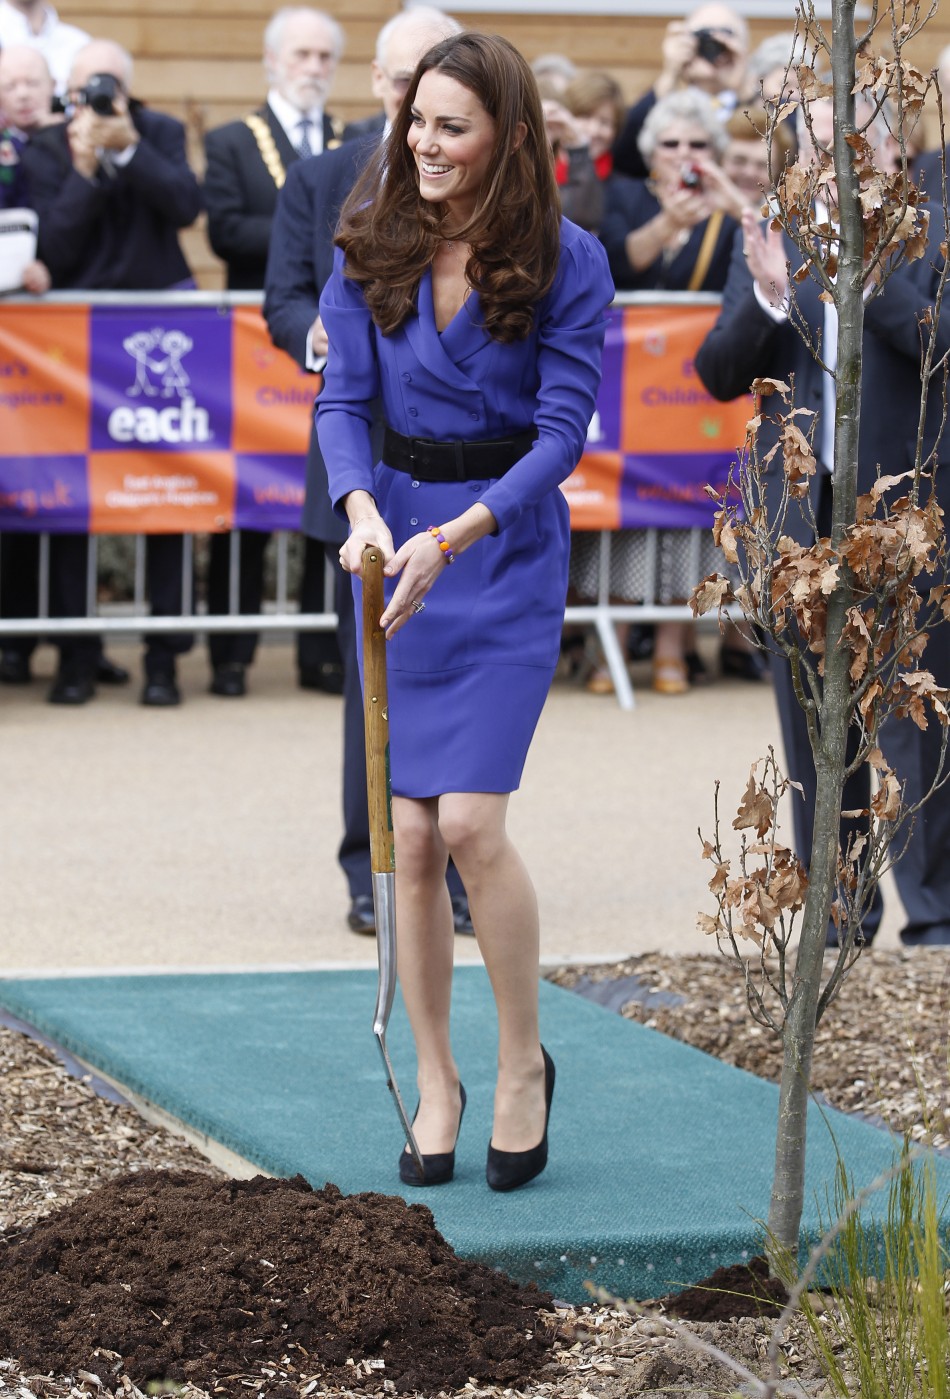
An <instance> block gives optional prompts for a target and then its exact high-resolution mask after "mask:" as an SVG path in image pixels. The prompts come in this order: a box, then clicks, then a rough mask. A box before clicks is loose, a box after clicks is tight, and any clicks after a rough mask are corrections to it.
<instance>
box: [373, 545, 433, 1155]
mask: <svg viewBox="0 0 950 1399" xmlns="http://www.w3.org/2000/svg"><path fill="white" fill-rule="evenodd" d="M385 606H386V601H385V598H384V596H383V556H382V554H381V552H380V550H379V549H377V548H375V547H374V546H373V545H372V544H368V545H367V546H366V548H365V549H364V550H363V718H364V725H365V732H366V793H367V798H368V801H369V853H370V864H371V867H372V871H373V907H374V909H375V912H376V956H377V958H378V961H379V985H378V987H377V990H376V1011H375V1014H374V1016H373V1034H374V1035H375V1036H376V1042H377V1044H378V1045H379V1052H380V1054H382V1056H383V1063H384V1064H385V1066H386V1086H387V1087H388V1089H389V1091H390V1093H392V1095H393V1101H394V1102H395V1104H396V1111H397V1112H398V1114H399V1121H400V1122H401V1123H402V1130H403V1131H404V1132H405V1134H406V1142H407V1143H408V1146H409V1150H410V1152H411V1153H412V1157H413V1159H414V1161H415V1163H416V1169H417V1170H418V1172H419V1177H420V1179H421V1178H422V1177H423V1175H424V1174H425V1168H424V1166H423V1164H422V1156H421V1154H420V1152H419V1148H418V1146H417V1145H416V1139H415V1137H414V1136H413V1134H412V1126H411V1125H410V1122H409V1118H408V1117H407V1116H406V1109H405V1108H404V1106H403V1102H402V1098H401V1097H400V1094H399V1086H398V1084H397V1083H396V1075H395V1074H394V1073H393V1066H392V1062H391V1060H390V1058H389V1051H388V1050H387V1048H386V1026H387V1025H388V1024H389V1015H390V1012H391V1011H392V1008H393V998H394V996H395V994H396V847H395V844H394V841H393V808H392V786H391V783H390V777H389V696H388V690H387V684H386V633H385V632H384V631H383V629H382V627H381V626H380V624H379V619H380V617H381V616H382V614H383V609H384V608H385Z"/></svg>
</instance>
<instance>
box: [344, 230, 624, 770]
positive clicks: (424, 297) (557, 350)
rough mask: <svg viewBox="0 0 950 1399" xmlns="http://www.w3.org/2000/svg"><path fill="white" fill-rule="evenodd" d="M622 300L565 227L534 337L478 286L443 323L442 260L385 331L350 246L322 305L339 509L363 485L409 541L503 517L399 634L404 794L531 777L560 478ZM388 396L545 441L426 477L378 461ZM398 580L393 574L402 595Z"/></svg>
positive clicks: (562, 539) (550, 668)
mask: <svg viewBox="0 0 950 1399" xmlns="http://www.w3.org/2000/svg"><path fill="white" fill-rule="evenodd" d="M612 299H613V282H612V280H611V277H610V272H609V269H608V266H607V258H606V254H605V253H604V250H603V248H602V247H601V245H600V244H599V243H598V241H597V240H596V239H595V238H593V237H592V236H591V235H590V234H587V233H584V232H583V231H582V230H581V229H579V228H577V227H575V225H574V224H571V223H568V222H567V221H566V220H562V221H561V257H560V265H559V268H558V273H557V276H556V279H555V282H554V285H553V287H552V288H551V291H550V292H549V293H548V295H547V296H546V297H545V298H544V299H543V301H541V302H540V303H539V306H538V309H537V314H536V316H535V324H534V328H533V330H532V332H531V334H530V335H529V336H528V337H527V339H526V340H522V341H518V342H516V343H515V344H511V345H502V344H499V343H498V342H497V341H494V340H492V339H491V337H490V336H489V335H488V334H487V332H486V331H485V330H484V329H483V327H482V326H481V325H480V323H479V322H480V317H479V301H478V296H477V294H475V293H474V292H473V293H472V294H471V295H470V296H469V298H468V299H467V301H466V302H465V304H464V305H463V306H462V308H461V310H460V311H459V312H458V314H457V315H456V316H455V318H454V320H452V322H451V323H450V324H449V325H448V326H446V328H445V330H444V331H443V332H442V333H441V334H440V333H439V332H438V330H437V329H436V324H435V314H434V309H433V301H432V278H431V272H430V271H428V270H427V271H426V273H425V275H424V276H423V278H422V281H421V284H420V287H419V297H418V308H417V313H416V314H415V315H414V316H412V317H411V318H410V319H409V320H408V321H406V322H405V323H404V324H403V325H402V326H401V327H400V329H399V330H398V331H396V332H395V334H393V335H389V336H384V335H382V334H380V332H379V331H378V329H377V328H376V326H375V325H374V324H373V321H372V317H371V315H370V313H369V310H368V308H367V306H366V302H365V300H364V298H363V294H362V291H361V290H360V288H359V287H358V286H357V285H356V284H355V283H354V282H352V281H350V280H349V279H348V278H347V277H346V276H345V275H344V274H343V258H342V254H341V253H340V252H339V251H337V256H336V264H335V269H334V273H333V276H332V277H331V278H330V280H329V281H328V282H327V285H326V287H325V289H324V292H323V295H322V297H321V298H320V314H321V316H322V318H323V323H324V326H325V327H326V331H327V335H328V337H329V340H330V353H329V360H328V363H327V368H326V375H325V382H324V387H323V391H322V393H321V395H320V398H319V400H318V404H317V431H318V436H319V439H320V447H321V450H322V452H323V455H324V458H325V460H326V464H327V472H328V476H329V482H330V495H331V498H332V500H333V502H334V505H335V507H336V508H337V510H338V511H342V507H341V505H340V502H341V500H342V498H343V497H344V496H346V495H347V493H348V492H349V491H352V490H357V489H361V490H366V491H369V492H370V493H371V494H372V495H373V496H375V498H376V502H377V505H378V507H379V510H380V513H381V514H382V516H383V518H384V519H385V521H386V523H387V525H388V526H389V528H390V530H391V531H392V535H393V541H394V543H395V546H396V548H397V549H398V548H399V547H400V546H401V545H402V544H403V543H404V542H405V541H406V539H408V538H409V537H410V536H411V535H413V534H417V533H418V532H419V531H420V530H424V529H426V528H427V527H428V526H429V525H441V524H444V523H445V521H446V520H451V519H453V518H454V517H455V516H457V515H460V514H462V512H463V511H465V510H467V509H468V508H469V507H470V506H471V505H473V504H475V503H476V502H477V501H482V502H483V503H484V504H485V505H486V506H487V507H488V508H489V510H491V512H492V514H493V515H494V517H495V520H496V521H497V525H498V529H497V533H496V534H494V535H489V536H486V537H485V538H484V539H481V540H479V541H478V543H476V544H475V545H473V546H472V548H470V549H468V550H466V552H465V553H464V554H460V555H459V556H458V558H457V559H456V562H455V563H454V564H452V565H450V566H449V567H447V568H445V569H443V570H442V573H441V574H440V576H439V577H438V579H437V581H436V582H435V584H434V586H433V587H432V589H431V591H430V592H429V593H428V595H427V597H426V610H425V612H423V613H420V614H419V615H418V616H415V617H412V618H411V619H410V620H409V622H407V624H406V625H405V626H404V627H403V628H402V629H401V630H400V631H399V632H398V633H397V634H396V636H394V637H393V639H392V640H391V641H390V642H389V643H388V649H387V657H388V671H389V731H390V763H391V770H392V784H393V791H394V792H395V793H397V794H398V795H400V796H409V797H432V796H438V795H440V794H442V793H443V792H511V791H514V790H515V788H516V787H517V786H518V784H519V782H520V780H521V772H522V769H523V767H524V761H525V757H526V756H527V751H528V745H529V744H530V742H531V738H532V735H533V733H534V730H535V727H536V725H537V721H538V717H539V715H540V713H541V709H542V707H543V705H544V700H545V696H546V695H547V692H548V688H549V686H550V683H551V678H552V676H553V673H554V667H555V665H556V663H557V657H558V650H559V645H560V635H561V627H562V624H563V619H564V602H565V596H566V592H567V566H568V555H569V540H570V524H569V517H568V507H567V502H566V501H565V499H564V497H563V495H562V493H561V491H560V490H559V489H558V487H559V485H560V483H561V482H562V481H563V480H565V479H566V477H567V476H569V475H570V473H571V472H572V471H573V469H574V467H575V466H576V465H577V462H578V460H579V459H580V456H581V453H582V452H583V450H584V444H585V442H586V438H587V429H588V427H589V425H590V420H591V417H592V415H593V412H594V402H595V398H596V394H597V389H598V385H599V383H600V360H601V351H602V348H603V342H604V334H605V328H606V309H607V307H608V306H609V304H610V302H611V301H612ZM377 398H380V399H381V400H382V403H383V408H384V413H385V417H386V421H387V422H388V423H389V425H390V426H391V427H393V428H394V429H395V430H396V431H397V432H401V433H404V434H405V435H406V436H410V437H424V438H430V439H435V440H439V441H448V440H452V439H459V438H462V439H466V440H475V439H479V438H482V439H490V438H503V437H511V436H514V435H515V434H517V433H520V432H523V431H525V430H526V429H528V428H530V427H531V426H532V424H533V425H534V426H535V427H536V428H537V431H538V437H537V440H536V441H535V443H534V445H533V446H532V448H531V450H530V451H529V452H528V453H527V454H526V455H525V456H524V457H523V458H522V459H521V460H520V461H519V462H518V463H517V464H516V465H515V466H514V467H513V468H512V469H511V470H510V471H508V472H507V473H506V474H505V475H504V476H502V477H500V478H497V479H492V480H484V481H461V482H449V483H442V482H427V481H417V480H415V479H414V478H412V477H410V476H408V475H407V474H406V473H404V472H401V471H395V470H393V469H391V468H390V467H388V466H385V465H383V464H382V463H379V464H374V460H373V453H372V449H371V445H370V426H371V421H372V405H373V402H374V400H375V399H377ZM395 585H396V580H387V598H388V597H389V596H390V595H391V593H392V590H393V588H394V587H395ZM354 586H355V588H356V593H357V597H356V603H357V615H358V616H359V615H360V605H361V598H360V596H359V587H358V583H356V582H355V580H354Z"/></svg>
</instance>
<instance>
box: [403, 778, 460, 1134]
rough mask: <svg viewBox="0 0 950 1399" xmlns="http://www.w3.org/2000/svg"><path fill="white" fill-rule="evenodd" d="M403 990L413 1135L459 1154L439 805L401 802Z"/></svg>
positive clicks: (449, 932) (450, 938) (448, 913)
mask: <svg viewBox="0 0 950 1399" xmlns="http://www.w3.org/2000/svg"><path fill="white" fill-rule="evenodd" d="M393 827H394V831H395V837H396V929H397V937H398V942H399V983H400V986H401V987H402V994H403V999H404V1001H405V1003H406V1010H407V1012H408V1014H409V1023H410V1024H411V1026H412V1033H413V1037H414V1039H415V1044H416V1057H417V1062H418V1085H419V1111H418V1113H417V1115H416V1120H415V1125H414V1128H413V1134H414V1136H415V1138H416V1142H417V1144H418V1147H419V1150H420V1151H421V1152H422V1154H423V1155H424V1156H425V1155H429V1154H431V1153H433V1152H442V1151H451V1150H452V1148H453V1146H454V1145H455V1138H456V1135H457V1133H458V1124H459V1109H460V1099H459V1076H458V1069H457V1068H456V1066H455V1060H454V1059H453V1057H452V1047H451V1044H450V1043H449V1010H450V1006H451V998H452V956H453V944H454V928H453V924H452V905H451V902H450V900H449V893H448V889H447V887H446V883H445V867H446V863H447V861H448V852H447V850H446V848H445V843H444V841H443V839H442V836H441V835H440V833H439V827H438V819H437V802H436V800H435V799H434V798H433V799H428V800H416V799H414V798H409V797H394V798H393Z"/></svg>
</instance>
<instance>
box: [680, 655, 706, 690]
mask: <svg viewBox="0 0 950 1399" xmlns="http://www.w3.org/2000/svg"><path fill="white" fill-rule="evenodd" d="M683 660H684V661H685V662H686V678H687V680H688V681H689V683H690V684H691V685H708V684H709V670H708V669H707V667H706V662H705V661H704V660H703V658H702V656H701V655H700V654H699V652H698V651H687V652H686V655H685V656H684V657H683Z"/></svg>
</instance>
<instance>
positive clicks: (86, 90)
mask: <svg viewBox="0 0 950 1399" xmlns="http://www.w3.org/2000/svg"><path fill="white" fill-rule="evenodd" d="M121 91H122V84H121V83H120V82H119V80H118V78H114V77H113V76H112V74H111V73H93V75H92V77H91V78H90V79H89V81H88V82H87V83H86V86H85V87H83V88H80V89H79V91H78V92H77V94H76V103H77V106H80V107H91V108H92V110H93V111H94V112H95V114H96V116H97V117H114V116H115V114H116V113H115V99H116V97H118V95H119V93H120V92H121Z"/></svg>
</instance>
